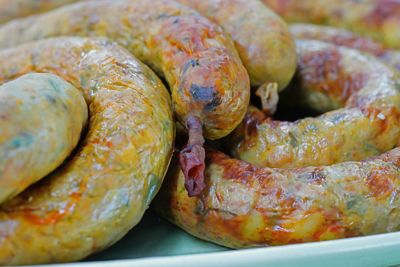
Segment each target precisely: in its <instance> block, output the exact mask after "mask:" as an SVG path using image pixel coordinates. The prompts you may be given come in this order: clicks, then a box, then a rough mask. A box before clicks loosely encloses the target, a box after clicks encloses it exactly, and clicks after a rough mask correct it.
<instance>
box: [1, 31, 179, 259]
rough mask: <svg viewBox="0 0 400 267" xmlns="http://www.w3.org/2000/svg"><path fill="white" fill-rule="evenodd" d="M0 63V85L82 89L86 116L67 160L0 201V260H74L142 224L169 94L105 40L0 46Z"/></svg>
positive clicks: (161, 165)
mask: <svg viewBox="0 0 400 267" xmlns="http://www.w3.org/2000/svg"><path fill="white" fill-rule="evenodd" d="M0 62H3V64H0V83H4V82H6V81H9V80H12V79H14V78H16V77H19V76H21V75H23V74H25V73H30V72H47V73H52V74H55V75H58V76H60V77H61V78H63V79H65V80H66V81H68V82H69V83H71V84H72V85H73V86H75V87H76V88H78V89H79V90H80V91H81V92H82V94H83V96H84V98H85V100H86V103H87V105H88V107H89V114H90V119H89V128H88V132H87V135H86V136H85V138H84V139H83V140H82V141H81V144H80V145H79V147H78V149H77V150H76V151H75V153H74V154H73V155H72V156H71V158H70V159H69V160H68V161H67V162H65V163H64V164H63V165H62V166H61V167H60V168H58V169H57V170H56V171H55V172H53V173H52V174H51V175H50V176H48V177H46V178H45V179H43V180H42V181H40V182H39V183H37V184H35V185H34V186H33V187H30V188H28V190H26V191H24V192H23V193H22V194H20V195H18V196H17V197H15V198H13V199H11V200H10V201H7V202H5V203H3V204H2V206H1V209H0V251H1V253H0V264H4V265H16V264H41V263H49V262H65V261H74V260H79V259H82V258H84V257H86V256H87V255H89V254H90V253H93V252H96V251H99V250H102V249H104V248H106V247H108V246H110V245H111V244H113V243H114V242H116V241H117V240H118V239H119V238H121V237H122V236H123V235H124V234H125V233H126V232H127V231H128V230H129V229H130V228H132V227H133V226H134V225H135V224H136V223H137V222H138V221H139V220H140V218H141V217H142V215H143V213H144V211H145V210H146V209H147V207H148V205H149V203H150V201H151V200H152V198H153V196H154V195H155V193H156V192H157V191H158V188H159V187H160V185H161V182H162V180H163V177H164V175H165V172H166V170H167V167H168V164H169V162H170V158H171V155H172V149H173V147H172V143H173V138H174V121H173V112H172V108H171V102H170V98H169V94H168V91H167V90H166V88H165V87H164V86H163V84H162V83H161V81H160V80H159V79H158V78H157V76H156V75H155V74H154V73H153V72H152V71H151V70H150V69H149V68H148V67H146V66H145V65H143V64H142V63H140V62H139V61H138V60H137V59H136V58H134V57H133V56H132V55H131V54H129V53H128V52H127V51H126V50H125V49H123V48H120V47H119V46H117V45H116V44H112V43H110V42H108V41H105V40H92V39H84V38H77V37H64V38H55V39H47V40H41V41H37V42H34V43H29V44H26V45H22V46H18V47H15V48H10V49H6V50H1V51H0ZM5 62H6V63H7V64H5Z"/></svg>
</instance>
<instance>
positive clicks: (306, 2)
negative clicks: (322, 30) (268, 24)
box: [262, 0, 400, 48]
mask: <svg viewBox="0 0 400 267" xmlns="http://www.w3.org/2000/svg"><path fill="white" fill-rule="evenodd" d="M262 1H263V2H264V3H265V4H266V5H267V6H269V7H270V8H271V9H272V10H274V11H275V12H277V13H278V14H279V15H281V16H282V17H283V18H284V19H285V20H286V21H288V22H291V23H293V22H303V23H314V24H325V25H329V26H334V27H338V28H344V29H347V30H350V31H352V32H355V33H358V34H361V35H364V36H369V37H371V38H373V39H375V40H377V41H380V42H383V43H385V44H386V45H388V46H389V47H392V48H400V30H399V29H400V27H399V25H400V2H399V1H398V0H357V1H352V0H302V1H298V0H262Z"/></svg>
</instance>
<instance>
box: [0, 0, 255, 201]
mask: <svg viewBox="0 0 400 267" xmlns="http://www.w3.org/2000/svg"><path fill="white" fill-rule="evenodd" d="M59 35H80V36H106V37H108V38H110V39H111V40H116V41H117V42H118V43H119V44H121V45H122V46H124V47H126V48H127V49H128V50H129V51H130V52H132V53H133V54H134V55H135V56H137V57H138V58H139V59H140V60H142V61H143V62H144V63H146V64H148V65H149V66H151V67H152V68H153V69H154V70H156V71H157V72H158V73H159V74H162V75H163V76H164V77H165V79H166V80H167V82H168V84H169V86H170V90H171V95H172V101H173V105H174V109H175V112H176V115H177V118H178V119H179V121H180V122H181V123H182V125H184V126H191V125H198V124H200V125H201V127H197V128H195V129H187V130H189V133H191V134H192V135H196V136H198V135H201V134H202V132H204V135H205V137H207V138H209V139H218V138H221V137H223V136H225V135H227V134H228V133H230V132H231V131H232V130H233V129H234V128H235V127H236V126H237V125H238V124H239V123H240V121H241V120H242V119H243V117H244V115H245V113H246V109H247V105H248V103H249V94H250V84H249V77H248V74H247V71H246V69H245V68H244V66H243V65H242V63H241V61H240V58H239V56H238V54H237V52H236V50H235V47H234V45H233V42H232V41H231V39H230V38H229V36H227V35H226V34H224V32H223V30H222V28H220V27H219V26H218V25H216V24H214V23H212V22H211V21H209V20H208V19H206V18H204V17H202V16H201V15H200V14H198V13H197V12H196V11H194V10H192V9H190V8H188V7H186V6H184V5H181V4H179V3H177V2H174V1H171V0H154V1H146V0H121V1H93V2H91V1H89V2H81V3H77V4H73V5H70V6H65V7H61V8H59V9H56V10H53V11H51V12H48V13H45V14H42V15H39V16H33V17H28V18H26V19H23V20H17V21H13V22H10V23H8V24H6V25H3V26H2V27H0V47H10V46H13V45H15V44H18V43H23V42H26V41H29V40H35V39H40V38H45V37H49V36H59ZM193 121H198V123H193ZM190 130H191V131H190ZM201 139H202V138H200V139H199V138H194V137H193V138H189V141H191V140H196V141H198V142H196V143H188V145H187V146H186V149H185V150H182V153H181V164H182V168H183V169H184V170H185V173H187V174H188V176H187V184H188V191H189V192H190V194H192V195H196V194H199V193H200V192H201V190H202V189H203V188H204V181H203V179H204V178H203V173H199V171H198V170H200V169H201V165H203V164H204V162H203V161H204V160H203V157H204V149H203V146H202V142H201ZM189 174H190V175H189ZM196 177H198V179H196ZM189 184H192V185H193V186H192V187H189Z"/></svg>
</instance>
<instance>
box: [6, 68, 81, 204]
mask: <svg viewBox="0 0 400 267" xmlns="http://www.w3.org/2000/svg"><path fill="white" fill-rule="evenodd" d="M87 117H88V114H87V106H86V102H85V100H84V98H83V96H82V94H81V93H80V92H79V91H78V90H77V89H76V88H74V87H73V86H72V85H70V84H69V83H67V82H66V81H64V80H63V79H61V78H59V77H57V76H55V75H52V74H44V73H42V74H38V73H35V74H34V73H32V74H26V75H24V76H22V77H20V78H18V79H16V80H14V81H11V82H8V83H6V84H3V85H2V86H0V125H1V128H0V203H2V202H4V201H5V200H7V199H10V198H12V197H14V196H16V195H17V194H19V193H20V192H21V191H22V190H24V189H25V188H27V187H28V186H29V185H31V184H32V183H34V182H36V181H38V180H39V179H41V178H42V177H43V176H46V175H47V174H49V173H50V172H51V171H53V170H54V169H55V168H56V167H58V166H59V165H60V164H61V163H62V162H63V161H64V160H65V158H66V157H67V156H68V155H69V154H70V153H71V151H72V150H73V149H74V148H75V146H76V144H77V143H78V141H79V138H80V136H81V133H82V129H83V127H84V126H85V125H86V122H87Z"/></svg>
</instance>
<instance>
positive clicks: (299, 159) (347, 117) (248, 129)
mask: <svg viewBox="0 0 400 267" xmlns="http://www.w3.org/2000/svg"><path fill="white" fill-rule="evenodd" d="M296 43H297V52H298V56H299V68H298V72H297V74H296V77H295V81H294V86H293V88H294V89H295V90H287V91H284V94H286V93H288V94H289V96H291V97H292V99H293V100H292V101H293V102H301V101H303V103H304V104H305V105H307V106H309V107H313V108H314V109H316V110H319V111H326V110H332V109H335V108H340V107H343V108H340V109H337V110H333V111H330V112H327V113H325V114H323V115H321V116H318V117H315V118H304V119H300V120H298V121H295V122H287V121H274V120H272V119H271V118H267V117H266V116H265V115H263V114H262V113H261V112H260V111H257V110H255V109H252V108H251V109H249V112H248V113H247V115H246V117H245V119H244V121H243V122H242V124H241V125H240V126H239V127H238V128H237V130H235V132H234V134H233V135H232V136H231V137H230V138H228V139H227V142H226V143H227V144H229V147H230V148H231V152H232V154H233V155H234V156H235V157H237V158H240V159H242V160H244V161H247V162H250V163H252V164H255V165H256V166H258V167H264V166H268V167H276V168H291V167H304V166H318V165H330V164H333V163H337V162H342V161H347V160H360V159H363V158H366V157H369V156H373V155H377V154H380V153H382V152H385V151H387V150H389V149H392V148H393V147H396V146H398V145H399V144H400V143H399V138H398V136H399V134H400V117H399V115H400V92H399V90H398V88H399V81H398V74H397V71H395V70H393V69H392V68H390V67H389V66H387V65H386V64H384V63H383V62H381V61H380V60H378V59H377V58H375V57H372V56H368V55H364V54H361V53H359V52H358V51H356V50H352V49H348V48H345V47H337V46H334V45H330V44H326V43H322V42H319V41H307V40H300V41H297V42H296ZM360 66H363V67H362V68H360ZM295 92H297V94H296V93H295ZM290 94H292V95H290Z"/></svg>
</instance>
